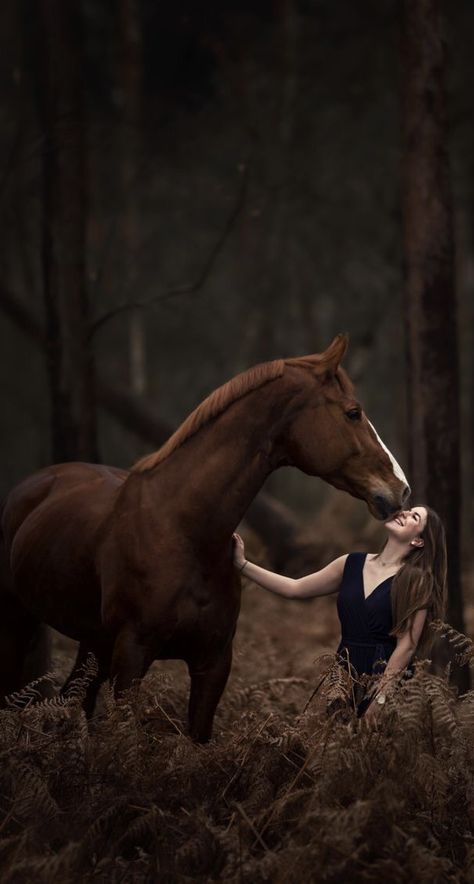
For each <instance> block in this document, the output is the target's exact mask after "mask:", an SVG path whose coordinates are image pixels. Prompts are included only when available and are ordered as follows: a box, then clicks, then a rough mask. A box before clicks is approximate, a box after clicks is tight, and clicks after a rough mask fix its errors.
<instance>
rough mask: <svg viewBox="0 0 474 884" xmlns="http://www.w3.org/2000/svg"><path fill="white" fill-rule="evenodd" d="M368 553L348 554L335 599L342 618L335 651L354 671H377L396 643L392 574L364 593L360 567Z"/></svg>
mask: <svg viewBox="0 0 474 884" xmlns="http://www.w3.org/2000/svg"><path fill="white" fill-rule="evenodd" d="M366 558H367V553H350V554H349V555H348V556H347V559H346V564H345V567H344V574H343V577H342V583H341V587H340V589H339V595H338V599H337V611H338V614H339V619H340V621H341V632H342V635H341V641H340V644H339V647H338V649H337V653H338V654H341V655H342V656H343V657H347V656H348V657H349V662H350V664H351V666H352V667H353V668H354V670H355V673H354V675H355V676H356V677H357V676H358V675H364V674H367V675H372V674H379V673H381V672H383V670H384V669H385V664H386V662H387V660H388V658H389V657H390V656H391V654H392V652H393V651H394V650H395V647H396V644H397V642H396V639H395V638H394V637H393V636H391V635H389V632H390V630H391V629H392V602H391V596H390V588H391V585H392V580H393V576H394V575H392V577H387V579H386V580H383V581H382V583H379V584H378V586H376V587H375V589H374V590H372V592H371V593H370V595H369V596H368V597H367V598H365V597H364V579H363V573H362V569H363V567H364V563H365V560H366Z"/></svg>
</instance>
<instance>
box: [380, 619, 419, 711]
mask: <svg viewBox="0 0 474 884" xmlns="http://www.w3.org/2000/svg"><path fill="white" fill-rule="evenodd" d="M426 614H427V610H426V608H422V609H421V610H420V611H417V612H416V613H415V614H414V615H413V617H412V618H411V623H410V624H409V627H408V628H407V629H406V631H405V632H404V633H403V635H401V636H399V637H398V638H397V646H396V648H395V650H394V651H393V653H392V654H391V655H390V657H389V660H388V662H387V665H386V667H385V671H384V673H383V675H382V678H381V679H380V682H379V683H378V685H377V694H381V693H383V694H386V693H387V692H391V691H392V690H393V689H394V688H395V687H396V684H397V681H398V678H399V677H400V674H401V673H402V672H403V670H404V669H405V668H406V667H407V666H408V664H409V662H410V660H411V658H412V657H413V654H414V653H415V651H416V649H417V646H418V642H419V640H420V636H421V633H422V632H423V627H424V625H425V620H426ZM410 626H411V629H410Z"/></svg>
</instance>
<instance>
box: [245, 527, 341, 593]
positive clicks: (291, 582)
mask: <svg viewBox="0 0 474 884" xmlns="http://www.w3.org/2000/svg"><path fill="white" fill-rule="evenodd" d="M233 537H234V542H235V548H234V562H235V565H236V567H237V568H238V569H239V571H240V572H241V573H243V574H244V575H245V577H248V578H249V579H250V580H253V581H254V582H255V583H258V585H259V586H263V588H264V589H268V590H270V592H274V593H276V594H277V595H281V596H284V597H285V598H289V599H307V598H313V597H314V596H322V595H329V594H330V593H333V592H337V590H338V589H339V586H340V583H341V580H342V575H343V572H344V565H345V564H346V559H347V555H344V556H340V557H339V558H338V559H335V560H334V561H333V562H331V563H330V564H329V565H326V567H325V568H321V570H320V571H315V573H314V574H308V575H307V576H306V577H299V578H297V579H294V578H292V577H285V576H284V575H283V574H275V572H274V571H268V570H267V569H266V568H261V567H260V565H254V563H253V562H249V561H247V560H246V558H245V549H244V543H243V540H242V538H241V537H240V535H239V534H234V535H233Z"/></svg>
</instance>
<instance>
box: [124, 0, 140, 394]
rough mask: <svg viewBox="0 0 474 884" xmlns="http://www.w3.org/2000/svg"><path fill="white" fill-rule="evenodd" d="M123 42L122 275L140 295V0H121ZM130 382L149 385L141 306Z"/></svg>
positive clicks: (133, 330) (132, 337) (136, 388)
mask: <svg viewBox="0 0 474 884" xmlns="http://www.w3.org/2000/svg"><path fill="white" fill-rule="evenodd" d="M119 23H120V46H119V52H118V66H117V67H118V83H119V88H120V108H121V112H122V114H121V128H120V151H119V163H120V179H121V186H122V200H121V202H122V216H121V240H122V244H123V260H124V261H125V267H124V274H123V280H124V283H125V285H126V290H127V295H128V297H129V298H130V300H131V301H133V300H136V298H137V283H138V272H137V271H138V254H137V253H138V248H139V239H140V238H139V218H140V214H139V206H138V196H137V194H138V167H139V158H140V124H141V117H142V110H141V90H142V68H143V62H142V55H143V50H142V24H141V18H140V4H139V2H138V0H120V7H119ZM129 348H130V350H129V353H130V385H131V388H132V390H133V392H134V393H136V394H137V395H141V394H143V393H144V392H145V389H146V338H145V323H144V317H143V311H142V310H139V309H137V310H134V311H132V312H131V313H130V325H129Z"/></svg>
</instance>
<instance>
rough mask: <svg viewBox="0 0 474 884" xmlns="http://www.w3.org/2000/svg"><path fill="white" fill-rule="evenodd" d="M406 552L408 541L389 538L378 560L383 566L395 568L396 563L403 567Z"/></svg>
mask: <svg viewBox="0 0 474 884" xmlns="http://www.w3.org/2000/svg"><path fill="white" fill-rule="evenodd" d="M406 554H407V545H406V543H399V542H398V541H396V540H388V541H387V543H386V545H385V546H384V548H383V550H382V552H381V553H379V555H378V556H377V559H376V561H377V563H378V564H379V565H381V566H382V567H383V568H386V567H389V566H390V567H392V568H394V567H395V566H396V565H398V567H401V566H402V565H403V560H404V558H405V556H406Z"/></svg>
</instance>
